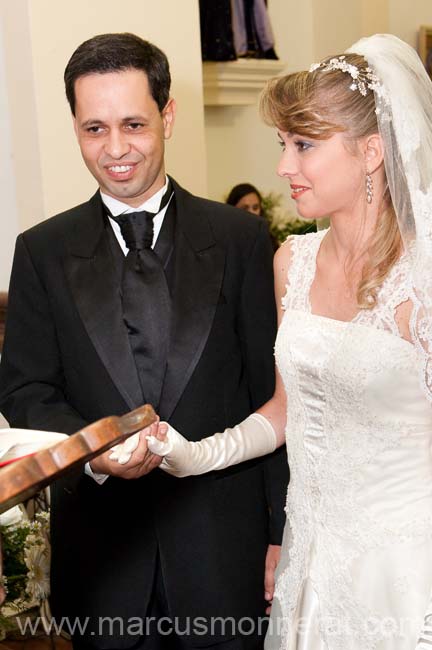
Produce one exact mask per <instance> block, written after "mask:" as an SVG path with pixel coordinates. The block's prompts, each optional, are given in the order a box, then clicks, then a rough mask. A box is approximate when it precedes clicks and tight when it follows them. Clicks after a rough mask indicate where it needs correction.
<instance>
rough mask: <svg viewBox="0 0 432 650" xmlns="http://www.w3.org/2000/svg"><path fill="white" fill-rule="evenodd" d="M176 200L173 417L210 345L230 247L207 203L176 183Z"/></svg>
mask: <svg viewBox="0 0 432 650" xmlns="http://www.w3.org/2000/svg"><path fill="white" fill-rule="evenodd" d="M173 185H174V188H175V200H176V233H175V261H174V265H175V266H174V279H173V293H172V296H173V312H172V329H171V340H170V348H169V353H168V364H167V371H166V375H165V381H164V386H163V389H162V395H161V401H160V415H161V417H162V418H163V419H169V417H170V416H171V414H172V412H173V411H174V409H175V407H176V404H177V402H178V400H179V399H180V397H181V395H182V393H183V391H184V389H185V387H186V385H187V383H188V381H189V379H190V377H191V375H192V373H193V371H194V369H195V367H196V365H197V363H198V361H199V359H200V356H201V354H202V351H203V349H204V346H205V344H206V341H207V338H208V336H209V333H210V329H211V326H212V324H213V319H214V316H215V312H216V307H217V303H218V299H219V295H220V291H221V286H222V280H223V269H224V263H225V252H224V250H223V249H222V248H221V247H220V246H218V244H217V242H216V241H215V239H214V236H213V233H212V231H211V228H210V225H209V222H208V219H207V217H206V214H205V210H204V207H203V206H204V202H202V201H200V200H199V199H196V198H195V197H192V196H191V195H190V194H189V193H188V192H185V191H184V190H182V189H181V188H179V186H178V185H177V184H176V183H174V181H173Z"/></svg>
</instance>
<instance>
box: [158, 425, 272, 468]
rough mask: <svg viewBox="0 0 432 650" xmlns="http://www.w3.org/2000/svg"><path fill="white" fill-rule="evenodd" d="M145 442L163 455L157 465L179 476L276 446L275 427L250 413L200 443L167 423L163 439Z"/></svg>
mask: <svg viewBox="0 0 432 650" xmlns="http://www.w3.org/2000/svg"><path fill="white" fill-rule="evenodd" d="M161 424H163V423H161ZM165 424H166V423H165ZM147 441H148V448H149V449H150V451H151V452H153V453H154V454H157V455H158V456H164V459H163V461H162V463H161V464H160V468H161V469H163V470H165V472H168V474H172V475H173V476H179V477H181V476H192V475H196V474H204V473H205V472H209V471H211V470H216V469H224V468H225V467H229V466H230V465H236V464H237V463H242V462H243V461H245V460H249V459H251V458H257V457H258V456H264V455H265V454H269V453H270V452H272V451H274V450H275V449H276V434H275V432H274V429H273V427H272V425H271V424H270V422H269V421H268V420H267V418H265V417H264V416H263V415H260V414H259V413H253V414H252V415H250V416H249V417H248V418H246V420H243V422H241V423H240V424H237V425H236V426H235V427H233V428H232V429H225V431H224V432H223V433H215V434H214V435H212V436H209V437H208V438H203V439H202V440H200V441H199V442H191V441H189V440H186V438H184V437H183V436H182V435H181V434H180V433H179V432H178V431H176V430H175V429H173V427H171V426H170V425H168V433H167V437H166V440H163V441H162V440H158V439H157V438H155V437H154V436H147Z"/></svg>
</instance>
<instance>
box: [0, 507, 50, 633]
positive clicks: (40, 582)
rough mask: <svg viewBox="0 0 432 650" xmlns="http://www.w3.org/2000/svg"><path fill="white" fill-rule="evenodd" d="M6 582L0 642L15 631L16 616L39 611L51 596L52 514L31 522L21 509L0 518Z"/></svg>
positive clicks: (38, 514)
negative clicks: (21, 613) (50, 538)
mask: <svg viewBox="0 0 432 650" xmlns="http://www.w3.org/2000/svg"><path fill="white" fill-rule="evenodd" d="M0 532H1V534H2V547H3V576H1V579H2V581H3V584H4V587H5V590H6V600H5V602H4V603H3V605H2V606H1V607H0V640H2V639H4V638H5V636H6V634H7V633H8V631H10V630H11V629H13V628H14V615H16V614H19V613H20V612H22V611H26V610H29V609H31V608H33V607H39V606H40V605H41V603H42V602H43V601H44V600H45V599H46V598H47V596H48V593H49V559H50V544H49V514H48V512H39V513H37V514H36V516H35V519H33V520H30V519H29V518H28V516H27V514H26V511H25V510H24V508H23V507H22V506H15V507H14V508H12V509H11V510H8V511H7V512H6V513H4V514H2V515H0Z"/></svg>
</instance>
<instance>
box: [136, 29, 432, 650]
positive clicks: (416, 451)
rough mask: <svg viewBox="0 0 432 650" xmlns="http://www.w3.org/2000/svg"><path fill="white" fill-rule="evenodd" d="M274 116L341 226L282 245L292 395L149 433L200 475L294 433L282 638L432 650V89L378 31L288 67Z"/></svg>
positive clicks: (314, 647) (363, 648)
mask: <svg viewBox="0 0 432 650" xmlns="http://www.w3.org/2000/svg"><path fill="white" fill-rule="evenodd" d="M262 111H263V114H264V117H265V119H266V121H267V122H269V123H271V124H274V125H275V126H276V128H277V131H278V137H279V140H280V144H281V147H282V156H281V160H280V163H279V167H278V174H279V175H280V176H281V177H283V178H285V179H286V180H287V181H288V183H289V185H290V188H291V192H292V197H293V199H294V200H295V201H296V204H297V209H298V212H299V214H300V215H301V216H302V217H303V218H304V219H315V218H320V217H324V216H330V223H331V226H330V228H329V229H328V230H324V231H320V232H318V233H312V234H309V235H305V236H301V237H291V238H289V239H288V240H287V242H286V243H285V244H284V245H283V246H282V247H281V248H280V249H279V251H278V252H277V254H276V258H275V287H276V300H277V304H278V309H279V331H278V336H277V340H276V347H275V351H276V363H277V368H278V380H277V387H276V391H275V394H274V397H273V398H272V399H271V400H270V401H269V402H267V404H265V405H264V406H263V407H262V408H261V409H259V411H258V412H257V413H255V414H253V415H251V416H249V417H248V418H247V419H246V420H244V421H243V422H242V423H240V424H239V425H237V426H236V427H234V428H233V429H227V430H226V431H224V432H222V433H219V434H215V435H214V436H211V437H209V438H206V439H204V440H202V441H201V442H198V443H196V442H188V441H187V440H185V439H184V438H183V437H182V436H181V435H180V434H179V433H178V432H176V431H175V430H173V429H172V428H171V427H169V429H168V434H167V436H166V439H163V438H164V436H163V430H164V428H163V426H162V425H160V427H159V428H160V431H159V430H158V427H157V425H156V426H153V428H152V429H151V431H150V432H148V431H147V432H146V433H147V434H148V433H150V434H152V436H151V437H150V441H149V446H150V448H151V450H152V451H153V452H155V453H160V454H163V455H165V458H164V460H163V463H162V465H161V467H162V468H163V469H165V471H167V472H170V473H171V474H175V475H177V476H184V475H186V474H198V473H202V472H206V471H209V470H215V469H220V468H222V467H226V466H227V465H230V464H234V463H238V462H241V461H243V460H245V459H248V458H251V457H253V456H257V455H261V454H264V453H268V452H270V451H272V450H273V449H274V448H275V447H276V446H279V445H282V444H283V443H284V442H285V431H286V432H287V439H286V443H287V449H288V459H289V466H290V471H291V481H290V485H289V489H288V496H287V506H286V510H287V526H286V530H285V535H284V541H283V546H282V554H281V561H280V564H279V567H278V578H277V583H276V589H275V593H274V598H273V604H272V613H271V620H270V626H269V632H268V635H267V638H266V648H267V649H269V650H270V649H271V650H276V649H277V650H375V649H376V650H411V649H412V650H414V649H415V648H417V649H420V648H431V647H432V625H431V623H432V610H431V609H430V607H431V602H430V601H431V588H432V458H431V453H430V445H431V442H432V410H431V404H430V402H431V383H432V373H431V371H430V367H429V362H430V357H429V352H430V345H431V343H432V341H431V340H430V339H431V338H432V320H431V317H432V121H431V116H432V85H431V82H430V80H429V79H428V77H427V75H426V72H425V71H424V68H423V66H422V64H421V61H420V59H419V58H418V57H417V55H416V53H415V52H414V50H412V49H411V48H410V47H409V46H408V45H406V44H405V43H403V42H402V41H400V40H399V39H397V38H396V37H394V36H391V35H375V36H372V37H370V38H365V39H361V40H360V41H359V42H358V43H356V44H355V45H353V46H352V47H351V48H350V49H349V50H348V51H347V52H346V53H345V54H343V55H339V56H334V57H330V58H327V59H325V60H324V61H321V62H320V63H318V64H315V65H313V66H312V67H311V69H310V70H309V71H307V72H306V71H305V72H299V73H296V74H290V75H288V76H285V77H282V78H280V79H276V80H273V81H272V82H271V83H270V84H269V86H268V87H267V88H266V90H265V92H264V94H263V98H262ZM184 433H185V434H186V435H187V432H184ZM158 438H159V439H158Z"/></svg>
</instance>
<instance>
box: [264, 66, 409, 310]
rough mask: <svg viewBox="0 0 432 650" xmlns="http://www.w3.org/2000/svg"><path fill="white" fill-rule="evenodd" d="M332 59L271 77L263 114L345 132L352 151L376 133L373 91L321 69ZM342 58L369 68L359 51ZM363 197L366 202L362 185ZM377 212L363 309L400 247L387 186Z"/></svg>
mask: <svg viewBox="0 0 432 650" xmlns="http://www.w3.org/2000/svg"><path fill="white" fill-rule="evenodd" d="M332 59H335V57H328V58H327V59H324V60H323V61H322V62H321V64H320V66H319V67H317V68H316V69H315V70H313V71H312V72H307V71H304V72H296V73H293V74H289V75H286V76H284V77H280V78H276V79H272V80H271V81H269V82H268V84H267V86H266V88H265V89H264V91H263V93H262V96H261V105H260V108H261V114H262V116H263V118H264V121H265V122H266V123H267V124H269V125H271V126H275V127H276V128H278V129H279V130H280V131H283V132H286V133H296V134H298V135H300V136H303V137H306V138H313V139H316V140H326V139H327V138H330V137H331V136H332V135H333V134H335V133H344V135H345V142H346V147H347V149H348V151H350V152H352V153H353V155H354V154H355V152H356V149H355V146H354V145H355V143H356V141H357V140H359V139H360V138H363V137H366V136H368V135H372V134H374V133H378V124H377V117H376V113H375V108H376V106H375V99H374V93H373V91H372V90H367V92H366V93H365V94H363V93H362V92H360V90H359V89H358V88H357V89H355V90H353V89H351V87H350V86H351V85H352V81H353V79H352V78H351V77H350V75H349V74H348V73H347V72H346V71H343V70H341V69H330V70H325V71H323V69H322V67H323V66H325V64H326V63H329V62H330V60H332ZM344 62H346V63H347V64H348V65H353V66H355V67H356V68H357V69H358V70H360V71H362V70H364V71H366V68H368V64H367V62H366V60H365V59H364V57H362V56H360V55H358V54H346V55H344ZM365 187H366V185H365ZM364 197H365V202H366V190H365V192H364ZM379 217H380V218H379V219H378V220H377V224H376V228H375V231H374V233H373V235H372V236H371V238H370V240H369V242H368V244H367V252H368V258H367V262H366V263H365V264H364V266H363V270H362V277H361V280H360V283H359V286H358V288H357V302H358V306H359V307H360V308H362V309H371V308H373V307H374V305H375V304H376V294H377V289H378V288H379V287H380V286H381V284H382V283H383V281H384V279H385V277H386V276H387V274H388V273H389V271H390V269H391V267H392V266H393V264H394V263H395V262H396V260H397V259H398V257H399V255H400V251H401V237H400V233H399V228H398V224H397V219H396V215H395V212H394V209H393V205H392V202H391V198H390V193H389V191H388V189H386V191H385V194H384V196H383V197H382V200H381V204H380V207H379Z"/></svg>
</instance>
